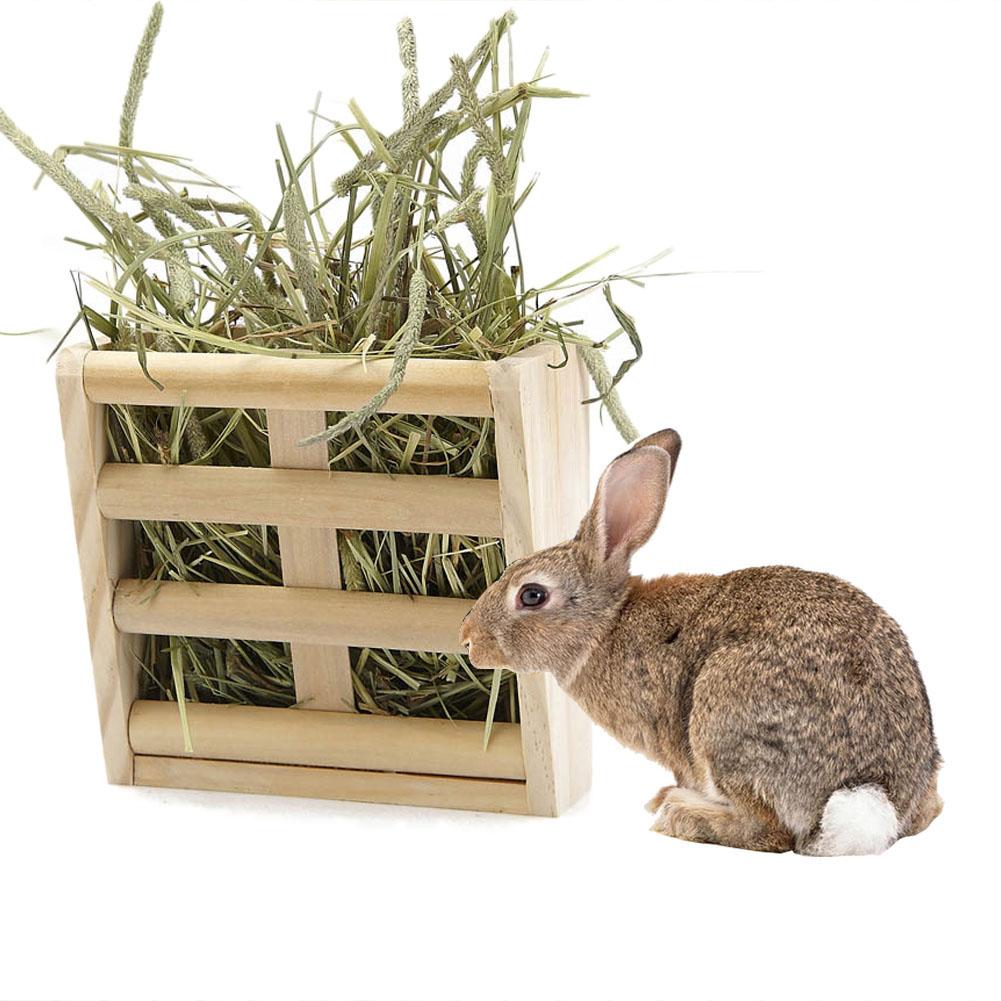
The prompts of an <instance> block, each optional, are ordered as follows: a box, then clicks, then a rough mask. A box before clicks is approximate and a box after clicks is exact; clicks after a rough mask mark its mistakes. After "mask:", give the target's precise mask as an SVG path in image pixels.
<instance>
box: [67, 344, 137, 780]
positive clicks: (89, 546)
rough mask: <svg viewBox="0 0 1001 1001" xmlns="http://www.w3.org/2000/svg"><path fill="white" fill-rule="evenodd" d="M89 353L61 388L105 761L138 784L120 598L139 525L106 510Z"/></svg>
mask: <svg viewBox="0 0 1001 1001" xmlns="http://www.w3.org/2000/svg"><path fill="white" fill-rule="evenodd" d="M87 351H88V349H87V348H85V347H83V346H82V345H81V346H73V347H70V348H67V349H65V350H64V351H62V352H61V353H60V355H59V361H58V363H57V369H56V383H57V389H58V394H59V408H60V413H61V417H62V427H63V440H64V442H65V445H66V466H67V470H68V473H69V487H70V499H71V501H72V505H73V522H74V526H75V529H76V539H77V548H78V552H79V557H80V578H81V581H82V583H83V599H84V607H85V610H86V616H87V631H88V633H89V636H90V652H91V661H92V664H93V670H94V686H95V689H96V692H97V711H98V717H99V719H100V723H101V740H102V742H103V746H104V763H105V768H106V770H107V773H108V781H109V782H114V783H117V784H120V785H130V784H131V783H132V778H133V776H132V762H133V758H132V750H131V748H130V747H129V740H128V717H129V709H130V707H131V705H132V701H133V699H134V698H135V695H136V684H137V677H138V668H137V664H138V661H137V659H136V653H137V650H136V642H135V638H134V637H131V636H124V635H122V634H121V633H120V632H119V631H118V630H117V629H116V628H115V623H114V618H113V616H112V596H113V592H114V586H115V582H116V580H117V579H118V578H119V577H120V576H122V575H123V574H128V573H132V572H134V569H133V567H132V565H131V563H132V526H131V525H128V524H125V523H122V522H113V521H108V520H106V519H105V518H104V517H102V515H101V512H100V510H99V509H98V504H97V474H98V470H99V469H100V468H101V466H102V464H103V463H104V462H105V460H106V458H107V438H106V436H105V429H104V408H103V407H102V406H99V405H97V404H95V403H91V402H90V401H88V399H87V397H86V396H85V395H84V391H83V362H84V359H85V357H86V355H87Z"/></svg>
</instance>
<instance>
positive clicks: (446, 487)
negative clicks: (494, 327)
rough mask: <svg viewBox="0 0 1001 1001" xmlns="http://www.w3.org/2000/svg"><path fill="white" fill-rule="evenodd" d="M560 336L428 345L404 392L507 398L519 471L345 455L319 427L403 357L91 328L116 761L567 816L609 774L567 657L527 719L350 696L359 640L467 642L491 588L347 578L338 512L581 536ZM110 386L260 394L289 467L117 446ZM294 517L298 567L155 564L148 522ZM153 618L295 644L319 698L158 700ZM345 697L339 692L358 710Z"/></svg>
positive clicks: (498, 401) (136, 392) (110, 732)
mask: <svg viewBox="0 0 1001 1001" xmlns="http://www.w3.org/2000/svg"><path fill="white" fill-rule="evenodd" d="M570 350H571V357H570V362H569V364H568V365H567V366H566V367H564V368H562V369H555V368H552V367H550V366H551V365H553V364H556V363H558V362H559V360H560V358H561V354H560V352H559V350H558V349H556V348H555V347H554V346H552V345H539V346H536V347H533V348H529V349H526V350H525V351H522V352H520V353H519V354H516V355H513V356H511V357H509V358H506V359H504V360H501V361H496V362H479V361H465V360H433V359H414V360H412V361H411V362H410V365H409V367H408V370H407V375H406V378H405V380H404V382H403V385H402V386H401V388H400V389H399V391H398V392H397V393H396V394H394V396H393V397H392V398H391V399H390V400H389V402H388V403H387V405H386V407H385V411H386V412H390V413H414V414H429V415H442V416H446V415H447V416H457V417H492V418H494V421H495V434H496V452H497V466H498V479H497V480H484V479H467V478H453V477H448V476H417V475H388V474H387V475H383V474H375V473H356V472H330V471H329V470H328V468H327V452H326V446H325V445H320V446H316V447H308V446H307V447H304V448H303V447H299V446H298V444H297V443H298V441H299V440H301V439H302V438H303V437H305V436H306V435H308V434H310V433H312V432H314V431H317V430H320V429H322V428H323V427H324V426H325V423H326V414H327V412H329V411H345V410H352V409H354V408H356V407H358V406H359V405H360V404H362V403H363V402H365V400H367V399H368V398H369V397H370V396H371V395H372V393H373V392H375V391H376V390H377V389H378V388H379V387H380V386H381V385H382V384H383V383H384V382H385V379H386V377H387V374H388V365H389V362H388V361H385V360H377V361H370V362H369V363H368V364H367V365H365V366H363V365H362V363H361V362H360V361H359V360H357V359H353V358H338V357H329V358H310V359H291V358H281V357H268V356H260V355H234V354H187V353H177V354H174V353H156V352H151V353H149V355H148V362H149V370H150V373H151V374H152V375H153V376H154V378H156V379H157V380H158V381H159V382H160V383H161V384H162V385H163V387H164V389H163V390H162V391H161V390H159V389H157V387H156V386H154V385H153V384H152V383H151V382H150V381H149V380H147V379H146V377H145V376H144V375H143V374H142V372H141V370H140V368H139V365H138V362H137V360H136V356H135V354H134V353H131V352H119V351H105V350H94V349H91V348H89V347H85V346H74V347H70V348H67V349H65V350H63V351H62V352H61V354H60V357H59V366H58V375H57V378H58V388H59V399H60V408H61V412H62V422H63V434H64V438H65V443H66V459H67V466H68V470H69V481H70V490H71V494H72V503H73V514H74V521H75V526H76V535H77V543H78V547H79V555H80V572H81V575H82V580H83V592H84V600H85V604H86V615H87V626H88V630H89V635H90V646H91V655H92V659H93V666H94V679H95V685H96V689H97V701H98V711H99V716H100V723H101V734H102V740H103V744H104V757H105V763H106V767H107V774H108V780H109V781H110V782H112V783H118V784H124V785H144V786H157V787H169V788H183V789H210V790H221V791H233V792H245V793H246V792H253V793H268V794H273V795H287V796H310V797H318V798H326V799H346V800H359V801H365V802H381V803H402V804H409V805H416V806H440V807H451V808H456V809H471V810H490V811H498V812H503V813H528V814H538V815H543V816H557V815H558V814H559V813H561V812H562V811H563V810H564V809H566V808H567V807H568V806H569V805H570V804H571V803H573V802H574V801H575V800H576V799H577V798H579V797H580V796H581V795H582V794H583V793H584V792H585V791H586V790H587V789H588V787H589V785H590V724H589V723H588V722H587V720H586V719H585V718H584V716H583V715H582V713H581V712H580V710H579V709H578V708H577V707H576V706H575V705H574V704H573V703H572V702H570V701H569V700H568V699H567V697H566V696H565V695H564V694H563V693H562V691H560V689H559V688H558V687H557V686H556V685H555V684H554V683H553V681H552V678H551V676H550V675H548V674H529V675H522V676H520V677H519V678H518V698H519V710H520V719H521V722H520V723H517V724H515V723H496V724H494V727H493V730H492V733H491V737H490V742H489V747H488V748H487V749H486V750H484V748H483V724H482V723H477V722H470V721H452V720H440V719H415V718H406V717H387V716H367V715H362V714H358V713H354V712H349V711H344V710H345V702H346V700H347V701H348V702H350V699H351V691H352V688H351V677H350V665H349V662H348V651H347V648H348V647H352V646H371V647H381V648H386V649H414V650H430V651H437V652H459V650H460V648H459V645H458V631H459V624H460V622H461V621H462V618H463V616H464V615H465V614H466V612H467V611H468V609H469V608H470V606H471V604H472V602H470V601H466V600H462V599H458V598H438V597H410V596H406V595H396V594H377V593H366V592H357V591H351V592H349V591H343V590H340V576H339V568H338V557H337V546H336V531H337V529H339V528H340V529H359V530H361V529H374V530H384V531H403V532H461V533H464V534H468V535H480V536H492V537H500V538H503V540H504V545H505V551H506V556H507V559H508V560H509V561H510V560H515V559H518V558H520V557H522V556H525V555H528V554H529V553H531V552H534V551H535V550H537V549H539V548H541V547H544V546H548V545H552V544H553V543H555V542H559V541H561V540H563V539H565V538H568V537H569V536H570V535H572V534H573V532H574V531H575V530H576V527H577V523H578V521H579V519H580V517H581V516H582V514H583V512H584V510H585V507H586V505H587V499H588V486H589V484H588V471H587V468H588V466H587V458H588V436H587V417H586V410H585V408H584V407H582V406H581V401H582V399H583V394H584V387H585V382H584V373H583V368H582V365H581V364H580V361H579V358H578V357H577V355H576V353H575V352H574V351H573V349H572V348H571V349H570ZM109 404H132V405H158V406H180V405H182V404H183V405H184V406H188V407H219V408H223V407H225V408H247V409H250V408H261V409H264V410H266V411H267V415H268V426H269V436H270V446H271V456H272V460H271V461H272V467H271V468H266V469H260V468H249V469H248V468H235V467H216V466H180V465H178V466H157V465H146V464H131V463H115V462H109V461H106V460H107V452H108V450H107V438H106V431H105V412H104V411H105V408H106V406H108V405H109ZM135 520H148V521H191V522H211V523H222V524H226V523H236V524H258V525H277V527H278V533H279V545H280V549H281V556H282V575H283V582H284V586H282V587H266V586H257V585H249V584H208V583H198V584H193V583H183V582H166V583H161V584H159V585H154V584H144V583H142V582H139V581H137V580H135V579H133V578H134V575H135V556H136V554H135V552H134V543H133V537H134V533H133V532H132V531H131V529H130V526H129V524H128V523H129V522H130V521H135ZM144 634H152V635H165V636H202V637H216V638H226V639H244V640H275V641H283V642H288V643H289V644H290V645H291V653H292V664H293V676H294V683H295V690H296V699H297V701H298V702H304V701H305V702H307V704H308V705H309V706H310V707H311V708H301V709H300V708H291V709H272V708H261V707H254V706H231V705H214V704H204V703H188V704H187V713H188V718H189V726H190V733H191V738H192V745H193V753H186V752H185V749H184V745H183V738H182V730H181V726H180V721H179V713H178V707H177V705H176V703H173V702H157V701H146V700H141V699H137V690H138V657H137V649H138V641H139V638H140V637H141V636H142V635H144ZM338 710H340V711H338Z"/></svg>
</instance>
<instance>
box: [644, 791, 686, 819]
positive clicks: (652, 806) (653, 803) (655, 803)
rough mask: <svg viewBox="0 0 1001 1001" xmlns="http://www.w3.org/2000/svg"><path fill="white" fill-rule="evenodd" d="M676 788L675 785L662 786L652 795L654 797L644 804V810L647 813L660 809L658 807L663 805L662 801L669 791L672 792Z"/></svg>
mask: <svg viewBox="0 0 1001 1001" xmlns="http://www.w3.org/2000/svg"><path fill="white" fill-rule="evenodd" d="M677 788H678V787H677V786H664V787H663V788H662V789H661V790H660V791H659V792H658V793H657V795H656V796H654V798H653V799H651V800H650V801H649V802H648V803H647V804H646V812H647V813H657V812H658V811H659V810H660V808H661V807H662V806H663V805H664V801H665V800H666V799H667V797H668V796H669V795H670V793H671V792H673V791H674V790H675V789H677Z"/></svg>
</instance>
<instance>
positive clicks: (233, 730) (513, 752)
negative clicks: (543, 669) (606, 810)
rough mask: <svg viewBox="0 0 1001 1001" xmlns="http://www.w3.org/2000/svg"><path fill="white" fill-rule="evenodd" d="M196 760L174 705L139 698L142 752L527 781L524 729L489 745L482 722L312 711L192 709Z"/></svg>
mask: <svg viewBox="0 0 1001 1001" xmlns="http://www.w3.org/2000/svg"><path fill="white" fill-rule="evenodd" d="M187 712H188V725H189V726H190V728H191V742H192V745H193V747H194V754H193V755H186V754H185V751H184V740H183V737H182V734H181V727H180V725H179V720H178V708H177V705H176V703H173V702H150V701H146V700H143V699H140V700H139V701H138V702H136V703H135V706H134V707H133V709H132V716H131V719H130V721H129V736H130V739H131V741H132V748H133V750H134V751H135V753H136V754H150V755H154V756H157V757H168V758H179V757H198V758H212V759H215V760H223V761H259V762H262V763H264V764H271V765H313V766H317V767H323V768H354V769H361V770H365V771H383V772H414V773H417V774H422V775H425V774H426V775H459V776H469V777H473V778H490V779H512V780H519V781H524V779H525V764H524V761H523V759H522V752H521V734H520V731H519V728H518V724H517V723H496V724H494V727H493V729H492V730H491V733H490V746H489V747H487V748H486V749H484V747H483V724H482V723H474V722H472V721H470V720H449V719H409V718H405V717H402V716H368V715H364V714H361V713H329V712H321V711H316V710H313V709H263V708H261V707H260V706H228V705H210V704H207V703H196V702H192V703H189V705H188V707H187Z"/></svg>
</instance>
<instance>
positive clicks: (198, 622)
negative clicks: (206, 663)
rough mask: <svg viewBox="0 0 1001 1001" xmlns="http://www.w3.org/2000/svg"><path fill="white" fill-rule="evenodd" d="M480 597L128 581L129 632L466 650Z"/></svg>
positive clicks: (124, 600) (118, 607)
mask: <svg viewBox="0 0 1001 1001" xmlns="http://www.w3.org/2000/svg"><path fill="white" fill-rule="evenodd" d="M472 607H473V602H472V601H467V600H465V599H463V598H425V597H423V596H418V597H411V596H410V595H406V594H374V593H372V592H368V591H334V590H332V589H330V588H320V587H267V586H264V585H259V584H207V583H193V582H192V583H189V582H187V581H163V582H157V581H138V580H123V581H120V582H119V584H118V587H117V588H116V589H115V601H114V614H115V625H116V626H117V627H118V629H119V630H121V631H122V632H123V633H147V634H150V635H154V636H201V637H206V638H215V639H237V640H258V641H261V640H263V641H267V640H277V641H281V642H285V643H330V644H333V645H335V646H353V647H377V648H381V649H384V650H428V651H431V652H432V653H461V652H462V646H461V645H460V643H459V627H460V625H461V623H462V620H463V618H464V617H465V616H466V613H467V612H468V611H469V610H470V609H471V608H472Z"/></svg>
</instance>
